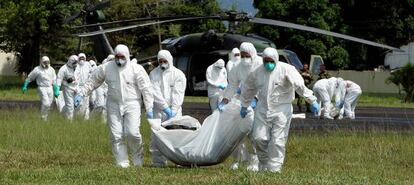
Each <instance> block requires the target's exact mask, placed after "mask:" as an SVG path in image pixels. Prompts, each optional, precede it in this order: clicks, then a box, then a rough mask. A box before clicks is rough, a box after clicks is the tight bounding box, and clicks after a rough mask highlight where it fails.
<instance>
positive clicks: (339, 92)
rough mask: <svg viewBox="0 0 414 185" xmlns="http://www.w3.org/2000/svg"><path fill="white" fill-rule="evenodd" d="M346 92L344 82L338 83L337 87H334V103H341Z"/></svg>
mask: <svg viewBox="0 0 414 185" xmlns="http://www.w3.org/2000/svg"><path fill="white" fill-rule="evenodd" d="M345 93H346V82H343V83H340V84H338V87H336V88H335V93H334V95H335V103H341V102H343V101H344V100H345Z"/></svg>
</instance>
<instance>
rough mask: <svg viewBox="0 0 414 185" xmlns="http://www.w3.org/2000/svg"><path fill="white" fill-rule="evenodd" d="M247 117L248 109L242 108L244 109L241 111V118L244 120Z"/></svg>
mask: <svg viewBox="0 0 414 185" xmlns="http://www.w3.org/2000/svg"><path fill="white" fill-rule="evenodd" d="M246 115H247V107H242V108H241V109H240V116H241V117H242V118H245V117H246Z"/></svg>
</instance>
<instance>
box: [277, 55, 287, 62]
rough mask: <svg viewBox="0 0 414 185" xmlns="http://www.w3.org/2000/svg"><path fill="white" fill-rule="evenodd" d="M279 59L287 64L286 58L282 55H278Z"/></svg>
mask: <svg viewBox="0 0 414 185" xmlns="http://www.w3.org/2000/svg"><path fill="white" fill-rule="evenodd" d="M279 61H281V62H284V63H287V64H289V62H288V60H287V59H286V57H285V56H283V55H279Z"/></svg>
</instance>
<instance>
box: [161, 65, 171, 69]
mask: <svg viewBox="0 0 414 185" xmlns="http://www.w3.org/2000/svg"><path fill="white" fill-rule="evenodd" d="M168 67H170V66H169V65H168V64H161V69H162V70H166V69H168Z"/></svg>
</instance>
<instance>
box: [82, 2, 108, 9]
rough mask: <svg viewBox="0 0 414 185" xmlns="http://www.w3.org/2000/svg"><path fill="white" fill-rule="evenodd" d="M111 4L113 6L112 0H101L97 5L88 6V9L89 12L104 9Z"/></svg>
mask: <svg viewBox="0 0 414 185" xmlns="http://www.w3.org/2000/svg"><path fill="white" fill-rule="evenodd" d="M110 6H111V1H105V2H100V3H98V4H96V5H95V6H91V7H88V8H87V9H86V10H87V11H88V12H93V11H95V10H102V9H104V8H108V7H110Z"/></svg>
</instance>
